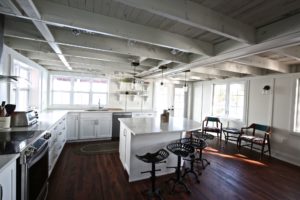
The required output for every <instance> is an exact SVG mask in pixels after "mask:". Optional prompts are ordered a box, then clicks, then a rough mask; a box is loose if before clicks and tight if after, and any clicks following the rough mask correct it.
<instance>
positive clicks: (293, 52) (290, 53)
mask: <svg viewBox="0 0 300 200" xmlns="http://www.w3.org/2000/svg"><path fill="white" fill-rule="evenodd" d="M274 52H275V53H278V54H280V55H284V56H286V57H289V58H292V59H296V60H300V46H295V47H288V48H282V49H277V50H274Z"/></svg>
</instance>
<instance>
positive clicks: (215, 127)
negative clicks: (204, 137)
mask: <svg viewBox="0 0 300 200" xmlns="http://www.w3.org/2000/svg"><path fill="white" fill-rule="evenodd" d="M202 132H203V134H206V132H213V133H217V136H218V137H219V134H220V140H222V132H223V124H222V122H221V121H220V119H219V118H218V117H205V119H204V120H203V122H202Z"/></svg>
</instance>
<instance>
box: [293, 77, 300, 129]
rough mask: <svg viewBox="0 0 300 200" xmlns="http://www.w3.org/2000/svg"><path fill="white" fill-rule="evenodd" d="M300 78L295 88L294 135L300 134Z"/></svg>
mask: <svg viewBox="0 0 300 200" xmlns="http://www.w3.org/2000/svg"><path fill="white" fill-rule="evenodd" d="M299 84H300V78H297V79H296V86H295V98H294V110H293V111H294V113H293V115H294V116H293V126H292V132H293V133H298V134H300V123H299V127H298V123H297V121H299V120H298V119H299V117H300V112H299V109H300V91H299V89H300V85H299Z"/></svg>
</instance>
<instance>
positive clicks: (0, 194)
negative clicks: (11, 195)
mask: <svg viewBox="0 0 300 200" xmlns="http://www.w3.org/2000/svg"><path fill="white" fill-rule="evenodd" d="M2 198H3V188H2V185H1V184H0V200H2Z"/></svg>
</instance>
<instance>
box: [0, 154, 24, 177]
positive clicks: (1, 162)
mask: <svg viewBox="0 0 300 200" xmlns="http://www.w3.org/2000/svg"><path fill="white" fill-rule="evenodd" d="M19 156H20V155H19V154H8V155H0V173H1V172H2V171H3V170H4V169H5V168H6V166H8V165H9V164H10V163H12V162H14V161H15V160H16V159H17V158H19Z"/></svg>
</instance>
